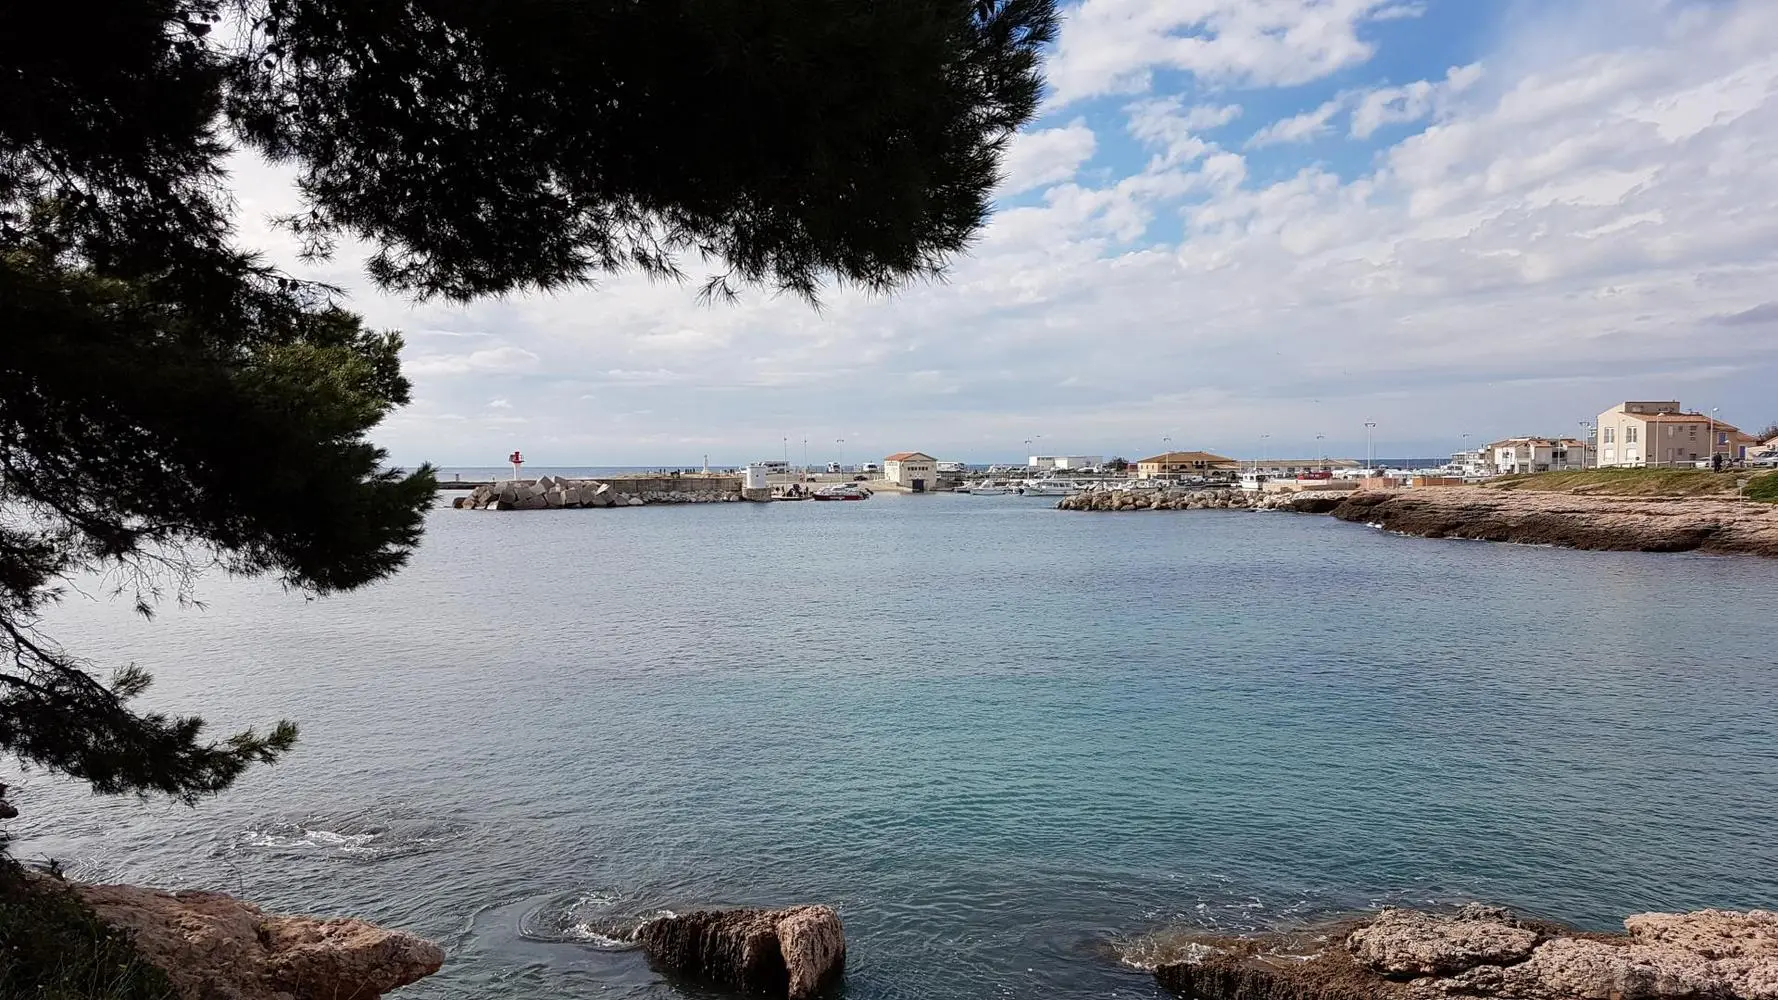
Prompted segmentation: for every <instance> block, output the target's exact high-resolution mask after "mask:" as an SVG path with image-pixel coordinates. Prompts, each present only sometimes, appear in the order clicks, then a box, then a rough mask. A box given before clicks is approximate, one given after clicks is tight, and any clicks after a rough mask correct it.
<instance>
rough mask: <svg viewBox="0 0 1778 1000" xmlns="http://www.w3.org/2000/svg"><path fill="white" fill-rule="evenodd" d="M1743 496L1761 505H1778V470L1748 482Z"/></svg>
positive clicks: (1762, 474) (1755, 477)
mask: <svg viewBox="0 0 1778 1000" xmlns="http://www.w3.org/2000/svg"><path fill="white" fill-rule="evenodd" d="M1741 495H1742V496H1745V497H1747V498H1748V499H1749V500H1758V501H1760V502H1761V503H1778V470H1774V471H1772V472H1765V473H1761V474H1760V475H1757V476H1754V477H1753V478H1752V479H1749V480H1748V481H1747V489H1746V490H1744V491H1742V494H1741Z"/></svg>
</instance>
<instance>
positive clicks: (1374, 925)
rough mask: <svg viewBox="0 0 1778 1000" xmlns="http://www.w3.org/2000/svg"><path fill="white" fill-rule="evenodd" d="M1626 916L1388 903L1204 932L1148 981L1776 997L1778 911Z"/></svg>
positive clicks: (1654, 998)
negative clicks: (1186, 955)
mask: <svg viewBox="0 0 1778 1000" xmlns="http://www.w3.org/2000/svg"><path fill="white" fill-rule="evenodd" d="M1625 926H1626V928H1627V929H1628V930H1629V933H1628V934H1627V935H1622V934H1618V935H1611V934H1589V933H1581V932H1577V931H1570V930H1567V929H1565V928H1562V927H1559V926H1557V925H1554V924H1548V923H1542V922H1537V921H1530V920H1522V919H1519V918H1517V917H1514V916H1513V915H1512V914H1511V913H1508V912H1507V911H1505V910H1502V909H1499V908H1497V907H1483V906H1473V905H1472V906H1468V907H1464V908H1463V909H1462V910H1460V911H1458V912H1456V913H1426V912H1421V911H1416V910H1385V911H1383V912H1382V913H1381V914H1378V915H1376V916H1375V917H1372V918H1369V919H1367V920H1363V921H1360V922H1359V923H1358V925H1357V926H1353V924H1352V923H1351V922H1345V923H1342V924H1333V925H1328V926H1326V927H1322V928H1319V929H1315V928H1310V929H1305V930H1296V931H1288V932H1280V933H1276V934H1267V935H1257V936H1251V937H1239V938H1228V937H1223V938H1212V937H1204V938H1203V939H1202V941H1201V942H1200V943H1201V944H1202V947H1200V948H1196V949H1194V950H1193V954H1194V955H1195V956H1196V957H1194V958H1193V959H1192V960H1189V961H1183V962H1174V963H1171V964H1166V965H1161V966H1160V967H1158V968H1156V969H1155V979H1156V980H1157V981H1158V982H1159V983H1160V984H1161V985H1162V986H1164V987H1166V988H1168V989H1169V990H1172V991H1173V992H1175V993H1177V994H1179V995H1180V996H1185V997H1193V998H1197V1000H1360V998H1363V1000H1434V998H1447V997H1477V996H1480V997H1497V998H1500V1000H1778V914H1772V913H1768V912H1765V911H1762V910H1754V911H1750V912H1747V913H1734V912H1726V911H1721V910H1704V911H1700V912H1697V913H1650V914H1640V915H1638V916H1634V917H1631V918H1629V919H1628V920H1626V921H1625Z"/></svg>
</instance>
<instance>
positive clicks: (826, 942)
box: [636, 906, 846, 1000]
mask: <svg viewBox="0 0 1778 1000" xmlns="http://www.w3.org/2000/svg"><path fill="white" fill-rule="evenodd" d="M636 939H637V941H638V942H639V943H640V944H641V946H642V950H643V952H644V953H645V954H647V955H648V958H649V960H650V961H652V962H653V963H654V964H655V965H657V966H659V967H660V968H663V969H666V970H668V971H670V972H673V973H676V974H679V975H682V976H686V977H688V978H691V979H695V980H698V981H701V982H704V983H709V984H711V985H715V986H720V987H726V988H729V989H734V990H739V991H741V992H744V993H750V994H763V995H766V996H773V997H786V998H788V1000H809V998H811V997H814V996H815V995H816V994H818V993H820V992H821V991H822V990H823V989H825V988H826V987H827V986H828V985H829V984H831V983H832V982H833V981H834V980H835V979H837V978H838V977H839V975H840V972H841V971H842V970H843V969H844V967H845V964H846V934H845V929H844V928H843V927H842V926H841V925H840V916H839V914H838V913H835V912H834V910H833V908H832V907H828V906H793V907H790V908H788V909H783V910H705V911H700V912H697V913H686V914H681V915H677V916H670V917H662V918H660V919H658V920H651V921H649V922H648V923H646V924H644V925H642V929H641V930H639V931H637V933H636Z"/></svg>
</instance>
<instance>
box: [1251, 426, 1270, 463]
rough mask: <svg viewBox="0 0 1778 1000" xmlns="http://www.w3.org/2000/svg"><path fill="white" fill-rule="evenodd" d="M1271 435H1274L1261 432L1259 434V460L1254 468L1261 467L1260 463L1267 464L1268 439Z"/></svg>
mask: <svg viewBox="0 0 1778 1000" xmlns="http://www.w3.org/2000/svg"><path fill="white" fill-rule="evenodd" d="M1271 436H1272V435H1270V434H1261V435H1260V436H1259V462H1258V463H1257V464H1255V465H1254V469H1256V470H1257V469H1258V468H1259V467H1260V465H1263V464H1265V461H1266V458H1267V453H1266V439H1267V438H1269V437H1271Z"/></svg>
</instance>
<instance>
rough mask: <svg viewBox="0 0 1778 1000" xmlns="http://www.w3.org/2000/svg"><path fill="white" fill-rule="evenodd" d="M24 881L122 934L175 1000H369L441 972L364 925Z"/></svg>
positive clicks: (433, 953) (124, 888)
mask: <svg viewBox="0 0 1778 1000" xmlns="http://www.w3.org/2000/svg"><path fill="white" fill-rule="evenodd" d="M31 879H32V881H33V883H34V889H35V891H38V892H67V893H72V894H73V895H74V896H75V897H76V898H78V899H79V900H80V902H81V903H82V904H84V905H85V906H86V907H87V908H88V909H90V910H91V911H92V912H93V913H94V914H95V915H97V916H98V918H99V919H100V920H101V921H103V922H104V923H106V924H109V925H111V926H112V927H116V928H119V929H121V930H124V931H127V932H128V933H129V935H130V937H131V940H132V941H133V943H134V946H135V949H136V951H137V952H138V953H139V954H140V955H141V956H142V958H144V959H146V960H147V961H148V962H149V963H151V964H153V965H154V966H156V967H157V968H159V969H160V970H161V971H162V972H164V973H165V974H166V977H167V981H168V982H169V983H170V984H171V985H172V987H173V989H174V991H175V992H176V994H177V997H178V1000H376V998H377V997H380V996H382V995H383V994H385V993H387V992H389V991H391V990H394V989H397V988H399V987H402V986H406V985H407V984H409V983H412V982H415V981H417V980H420V979H423V978H425V977H427V976H430V975H432V974H433V973H434V972H437V971H438V970H439V967H440V966H441V965H443V964H444V957H445V956H444V950H443V949H442V948H440V947H439V946H438V945H436V944H433V943H432V942H431V941H427V940H425V939H423V938H419V937H415V936H414V935H412V934H408V933H407V932H405V931H395V930H388V929H386V928H383V927H378V926H376V925H375V924H370V923H366V922H364V921H362V920H353V919H323V918H319V917H305V916H287V915H283V914H275V913H266V912H264V911H263V910H261V909H260V908H259V907H257V906H254V905H253V904H252V903H248V902H243V901H242V900H239V899H236V898H234V897H233V896H229V895H225V894H223V893H220V892H199V891H193V890H185V891H180V892H163V891H161V890H159V889H147V888H142V887H140V886H133V885H88V884H84V883H79V882H61V881H59V880H56V879H52V878H49V877H47V876H41V875H34V876H31Z"/></svg>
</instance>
